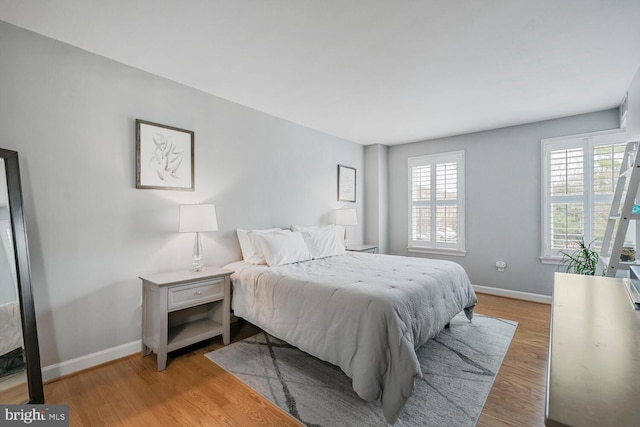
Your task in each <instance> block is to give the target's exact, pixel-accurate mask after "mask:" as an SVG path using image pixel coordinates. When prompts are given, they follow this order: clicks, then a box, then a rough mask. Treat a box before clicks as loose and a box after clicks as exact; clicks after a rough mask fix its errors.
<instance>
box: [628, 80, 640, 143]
mask: <svg viewBox="0 0 640 427" xmlns="http://www.w3.org/2000/svg"><path fill="white" fill-rule="evenodd" d="M627 96H628V98H627V101H628V104H627V105H628V109H627V135H628V137H629V139H630V140H631V139H633V140H636V141H637V140H638V139H640V69H638V71H636V75H635V77H634V78H633V81H632V82H631V85H630V86H629V90H628V91H627Z"/></svg>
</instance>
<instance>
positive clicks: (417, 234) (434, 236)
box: [408, 151, 465, 255]
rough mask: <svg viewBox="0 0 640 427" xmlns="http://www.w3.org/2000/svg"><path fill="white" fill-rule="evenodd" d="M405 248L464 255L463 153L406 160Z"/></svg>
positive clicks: (415, 250) (416, 250) (457, 152)
mask: <svg viewBox="0 0 640 427" xmlns="http://www.w3.org/2000/svg"><path fill="white" fill-rule="evenodd" d="M408 249H409V251H414V252H433V253H446V254H449V255H464V253H465V252H464V151H456V152H452V153H443V154H435V155H430V156H420V157H411V158H409V247H408Z"/></svg>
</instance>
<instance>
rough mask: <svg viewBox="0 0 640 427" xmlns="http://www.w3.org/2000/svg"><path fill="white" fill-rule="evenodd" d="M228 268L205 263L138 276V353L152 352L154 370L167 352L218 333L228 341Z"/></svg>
mask: <svg viewBox="0 0 640 427" xmlns="http://www.w3.org/2000/svg"><path fill="white" fill-rule="evenodd" d="M230 275H231V271H228V270H223V269H221V268H215V267H205V268H204V269H203V270H202V271H199V272H193V271H189V270H182V271H174V272H168V273H161V274H154V275H149V276H141V277H140V279H141V280H142V356H147V355H149V354H151V352H155V353H156V354H157V356H158V371H162V370H164V369H165V368H166V365H167V353H168V352H170V351H173V350H177V349H179V348H182V347H185V346H188V345H191V344H195V343H197V342H199V341H202V340H205V339H208V338H212V337H215V336H217V335H222V341H223V343H224V344H225V345H227V344H229V339H230V332H229V321H230V313H231V307H230Z"/></svg>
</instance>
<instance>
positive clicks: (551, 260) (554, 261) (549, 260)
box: [540, 256, 562, 265]
mask: <svg viewBox="0 0 640 427" xmlns="http://www.w3.org/2000/svg"><path fill="white" fill-rule="evenodd" d="M540 262H541V263H543V264H550V265H560V264H562V258H561V257H549V256H541V257H540Z"/></svg>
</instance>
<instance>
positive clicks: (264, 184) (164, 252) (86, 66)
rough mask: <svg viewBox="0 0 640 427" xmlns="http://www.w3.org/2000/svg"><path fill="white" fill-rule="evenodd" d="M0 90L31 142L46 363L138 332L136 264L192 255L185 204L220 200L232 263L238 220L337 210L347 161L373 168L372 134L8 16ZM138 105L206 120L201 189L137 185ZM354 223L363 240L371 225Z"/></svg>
mask: <svg viewBox="0 0 640 427" xmlns="http://www.w3.org/2000/svg"><path fill="white" fill-rule="evenodd" d="M140 54H144V52H141V53H140ZM168 60H169V59H168ZM0 94H1V95H0V129H2V132H1V133H0V147H3V148H8V149H13V150H17V151H18V153H19V155H20V162H21V170H22V179H23V192H24V198H25V212H26V220H27V229H28V233H29V243H30V252H31V261H32V270H33V283H34V287H35V290H34V292H35V305H36V310H37V319H38V328H39V331H38V335H39V338H40V349H41V352H42V364H43V366H48V365H51V364H55V363H58V362H62V361H67V360H70V359H72V358H76V357H80V356H83V355H87V354H91V353H93V352H97V351H100V350H103V349H108V348H112V347H115V346H118V345H121V344H125V343H129V342H133V341H135V340H138V339H140V309H139V304H140V295H141V284H140V280H138V276H140V275H143V274H149V273H156V272H161V271H168V270H173V269H183V268H188V267H189V266H190V264H191V253H192V244H193V235H191V234H179V233H178V232H177V229H178V205H180V204H183V203H196V202H202V203H205V202H206V203H215V204H216V208H217V214H218V222H219V227H220V230H219V231H218V232H215V233H205V234H204V235H203V246H204V251H205V256H204V258H205V259H204V260H205V262H206V264H209V265H215V266H222V265H224V264H225V263H228V262H230V261H234V260H237V259H240V258H241V255H240V250H239V247H238V243H237V239H236V236H235V231H234V230H235V228H237V227H244V228H261V227H272V226H289V225H291V224H293V223H296V224H307V225H311V224H324V223H329V222H331V221H332V218H333V216H332V211H333V210H334V209H336V208H338V207H339V206H340V205H339V204H338V203H337V201H336V199H337V194H336V187H337V182H336V179H337V178H336V175H337V173H336V172H337V170H336V165H337V164H344V165H348V166H351V167H355V168H357V169H358V171H362V169H363V163H364V149H363V147H362V146H360V145H357V144H353V143H351V142H347V141H344V140H340V139H337V138H334V137H331V136H328V135H326V134H323V133H320V132H316V131H313V130H310V129H308V128H304V127H301V126H298V125H295V124H292V123H290V122H287V121H285V120H281V119H278V118H275V117H272V116H269V115H266V114H264V113H261V112H258V111H255V110H252V109H249V108H246V107H243V106H241V105H238V104H234V103H231V102H228V101H226V100H223V99H220V98H217V97H214V96H210V95H207V94H204V93H202V92H199V91H196V90H193V89H191V88H188V87H185V86H182V85H179V84H176V83H174V82H171V81H168V80H165V79H162V78H159V77H156V76H153V75H151V74H148V73H145V72H142V71H140V70H136V69H134V68H131V67H128V66H125V65H122V64H119V63H117V62H114V61H111V60H108V59H105V58H103V57H100V56H97V55H94V54H91V53H88V52H85V51H82V50H80V49H77V48H74V47H70V46H68V45H65V44H62V43H59V42H56V41H54V40H51V39H48V38H44V37H42V36H39V35H36V34H34V33H30V32H28V31H25V30H22V29H19V28H17V27H14V26H12V25H9V24H7V23H3V22H1V21H0ZM136 118H140V119H145V120H149V121H153V122H157V123H162V124H166V125H171V126H176V127H180V128H184V129H189V130H193V131H195V154H196V160H195V174H196V176H195V185H196V191H195V192H181V191H158V190H137V189H135V129H134V128H135V126H134V123H135V119H136ZM362 176H363V174H362V173H360V172H359V173H358V182H357V185H358V193H359V195H358V201H357V203H356V208H357V209H358V211H359V215H360V216H361V218H362V215H363V206H364V204H363V196H362V195H363V194H364V192H362V191H361V189H362V184H363V182H362ZM362 222H363V221H362V220H361V221H360V224H362ZM350 233H351V239H352V240H353V241H354V242H359V241H361V240H362V225H360V226H357V227H352V228H351V229H350Z"/></svg>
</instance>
